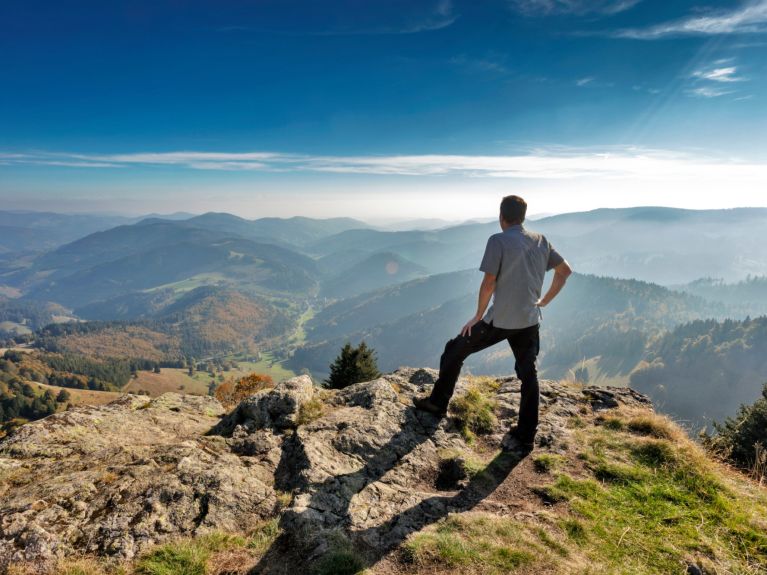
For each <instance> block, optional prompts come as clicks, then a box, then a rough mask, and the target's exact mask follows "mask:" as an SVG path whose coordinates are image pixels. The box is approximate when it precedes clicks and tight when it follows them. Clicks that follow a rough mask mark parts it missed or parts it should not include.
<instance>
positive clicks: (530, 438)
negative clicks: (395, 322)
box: [414, 196, 572, 451]
mask: <svg viewBox="0 0 767 575" xmlns="http://www.w3.org/2000/svg"><path fill="white" fill-rule="evenodd" d="M526 213H527V203H525V200H523V199H522V198H520V197H519V196H506V197H505V198H503V201H501V212H500V216H499V223H500V224H501V229H502V230H503V231H502V232H501V233H497V234H494V235H492V236H490V238H489V239H488V240H487V246H486V248H485V255H484V257H483V258H482V263H481V264H480V266H479V269H480V271H483V272H485V276H484V278H483V279H482V285H481V286H480V288H479V301H478V304H477V313H476V315H475V316H474V317H472V318H471V319H470V320H469V321H468V322H467V323H466V325H464V326H463V329H461V333H460V334H459V335H458V336H456V337H455V338H454V339H451V340H450V341H448V342H447V344H446V345H445V351H444V353H443V354H442V357H441V358H440V363H439V378H438V379H437V381H436V383H435V384H434V389H433V390H432V392H431V396H430V397H428V398H425V397H424V398H417V399H415V400H414V403H415V406H416V407H417V408H418V409H421V410H423V411H428V412H430V413H433V414H434V415H437V416H439V417H442V416H444V415H445V413H446V412H447V405H448V403H449V402H450V398H451V396H452V395H453V390H454V389H455V383H456V380H457V379H458V375H459V374H460V372H461V366H462V365H463V362H464V360H465V359H466V358H467V357H469V356H470V355H471V354H473V353H476V352H478V351H481V350H483V349H486V348H488V347H490V346H491V345H495V344H496V343H498V342H500V341H502V340H504V339H505V340H506V341H507V342H508V343H509V345H510V346H511V350H512V352H513V353H514V359H515V361H516V363H515V365H514V368H515V370H516V372H517V377H519V379H520V380H521V382H522V397H521V399H520V405H519V421H518V424H517V427H516V428H515V429H512V430H511V432H510V433H509V435H508V436H507V439H506V440H504V443H503V448H504V449H505V450H508V451H519V450H524V451H529V450H531V449H532V448H533V444H534V439H535V433H536V430H537V427H538V371H537V368H536V363H535V362H536V358H537V356H538V352H539V350H540V345H539V339H538V329H539V323H538V322H539V320H540V317H541V311H540V308H542V307H546V306H547V305H548V304H549V303H551V300H553V299H554V298H555V297H556V295H557V294H558V293H559V292H560V291H561V289H562V288H563V287H564V285H565V282H566V281H567V278H568V277H569V276H570V274H571V273H572V270H571V269H570V266H569V265H568V263H567V262H566V261H565V260H564V258H563V257H562V256H561V255H559V254H558V253H557V251H556V250H555V249H554V248H553V247H552V246H551V244H549V242H548V241H547V240H546V238H545V237H544V236H543V235H541V234H537V233H535V232H531V231H529V230H527V229H525V228H524V227H523V225H522V224H523V222H524V221H525V215H526ZM551 269H553V270H554V279H553V281H552V283H551V286H550V287H549V289H548V291H547V292H546V295H544V296H543V297H541V290H542V288H543V279H544V276H545V274H546V272H547V271H548V270H551ZM491 296H493V305H492V306H490V309H489V310H488V311H487V314H485V309H486V308H487V306H488V304H489V303H490V297H491ZM483 316H484V317H483Z"/></svg>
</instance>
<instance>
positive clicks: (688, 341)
mask: <svg viewBox="0 0 767 575" xmlns="http://www.w3.org/2000/svg"><path fill="white" fill-rule="evenodd" d="M765 374H767V317H764V316H762V317H758V318H754V319H747V320H743V321H735V320H725V321H721V322H720V321H715V320H705V321H704V320H699V321H694V322H690V323H685V324H683V325H680V326H678V327H677V328H676V329H674V330H672V331H671V332H669V333H668V334H665V335H664V336H663V337H662V338H659V339H658V340H657V341H656V342H654V343H653V345H651V346H650V348H649V350H648V353H647V357H646V360H645V361H644V362H643V363H642V365H640V366H639V369H637V370H636V371H635V372H634V373H633V374H632V375H631V385H632V387H635V388H636V389H639V390H641V391H642V392H643V393H647V394H648V395H649V396H650V397H652V398H653V401H654V402H655V403H656V404H657V405H658V406H659V408H660V409H662V410H663V411H664V412H665V413H669V414H671V415H672V416H674V417H675V418H678V419H680V420H682V421H685V422H686V423H687V424H688V425H690V426H691V427H692V428H693V429H695V430H697V429H700V428H701V427H703V426H709V425H710V424H711V422H712V421H713V420H716V421H722V420H724V418H725V417H728V416H732V415H734V414H735V412H736V411H737V409H738V407H739V406H740V405H741V404H751V403H753V402H754V400H755V399H757V398H758V397H759V395H760V392H761V389H762V384H764V383H765V380H766V379H767V378H766V377H765Z"/></svg>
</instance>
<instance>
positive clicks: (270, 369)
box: [235, 351, 296, 383]
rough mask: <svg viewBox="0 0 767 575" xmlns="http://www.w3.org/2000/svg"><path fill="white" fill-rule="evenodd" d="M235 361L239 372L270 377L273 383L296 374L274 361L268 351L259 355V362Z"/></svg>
mask: <svg viewBox="0 0 767 575" xmlns="http://www.w3.org/2000/svg"><path fill="white" fill-rule="evenodd" d="M235 361H237V365H238V368H239V370H240V371H243V372H245V373H251V372H253V371H255V372H256V373H263V374H265V375H270V376H272V379H273V380H274V381H275V383H278V382H280V381H283V380H285V379H289V378H291V377H295V376H296V372H294V371H292V370H290V369H288V368H286V367H285V366H283V365H282V362H279V361H275V359H274V356H273V355H272V354H271V353H270V352H268V351H265V352H263V353H262V354H261V359H260V360H259V361H239V360H236V359H235Z"/></svg>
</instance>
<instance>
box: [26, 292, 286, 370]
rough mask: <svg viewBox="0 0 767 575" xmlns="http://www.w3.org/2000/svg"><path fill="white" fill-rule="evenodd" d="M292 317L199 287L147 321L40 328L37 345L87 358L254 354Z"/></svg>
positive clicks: (257, 301) (270, 305)
mask: <svg viewBox="0 0 767 575" xmlns="http://www.w3.org/2000/svg"><path fill="white" fill-rule="evenodd" d="M296 313H297V312H295V311H291V310H290V309H286V308H285V307H284V306H282V307H279V306H277V305H276V304H275V302H273V301H272V300H270V299H268V298H264V297H261V296H255V295H252V294H246V293H243V292H240V291H237V290H232V289H227V288H220V287H213V286H201V287H198V288H195V289H192V290H191V291H189V292H186V293H183V295H181V296H180V297H178V298H177V299H175V300H174V301H173V303H167V302H166V305H165V307H163V308H162V309H161V310H160V311H159V312H157V313H156V314H155V315H154V316H152V317H151V318H149V319H137V320H132V321H94V322H87V323H81V324H61V325H51V326H48V327H46V328H44V329H42V330H40V332H39V333H38V341H37V343H38V345H39V346H40V347H42V348H44V349H48V350H51V351H66V352H70V353H81V354H84V355H86V356H92V357H102V358H106V357H121V358H142V359H149V360H152V361H159V362H161V361H178V360H179V359H181V358H183V357H190V356H192V357H198V358H199V357H205V356H208V355H214V354H220V353H228V352H247V351H254V350H256V349H257V347H258V344H259V343H261V342H264V341H266V340H269V339H271V338H275V337H278V336H280V335H282V334H284V333H285V332H286V331H287V330H288V329H289V328H290V327H291V325H292V321H293V320H294V316H295V314H296Z"/></svg>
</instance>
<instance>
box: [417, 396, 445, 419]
mask: <svg viewBox="0 0 767 575" xmlns="http://www.w3.org/2000/svg"><path fill="white" fill-rule="evenodd" d="M413 405H415V408H416V409H419V410H421V411H426V412H428V413H431V414H432V415H436V416H437V417H445V414H446V413H447V410H446V409H442V408H441V407H440V406H438V405H436V404H434V403H432V402H431V399H429V398H428V397H414V398H413Z"/></svg>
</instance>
